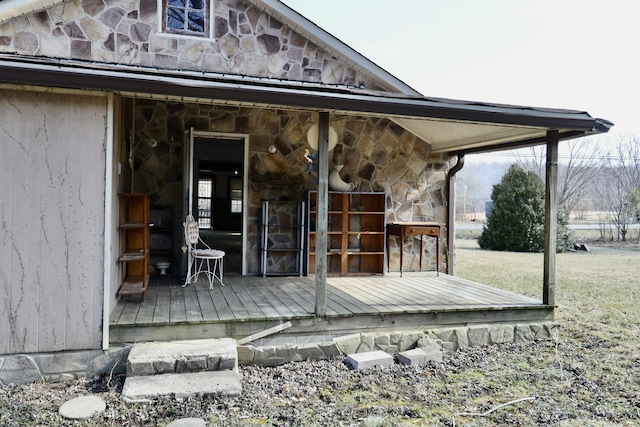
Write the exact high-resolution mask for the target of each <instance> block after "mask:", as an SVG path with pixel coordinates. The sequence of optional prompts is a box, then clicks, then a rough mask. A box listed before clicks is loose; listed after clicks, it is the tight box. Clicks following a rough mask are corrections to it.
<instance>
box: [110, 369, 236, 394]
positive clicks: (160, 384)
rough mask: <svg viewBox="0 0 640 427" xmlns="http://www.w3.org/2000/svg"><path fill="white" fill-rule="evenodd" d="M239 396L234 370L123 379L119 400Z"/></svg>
mask: <svg viewBox="0 0 640 427" xmlns="http://www.w3.org/2000/svg"><path fill="white" fill-rule="evenodd" d="M241 392H242V385H241V384H240V375H239V374H238V372H237V371H235V370H229V371H210V372H187V373H182V374H161V375H145V376H139V377H127V379H126V380H125V382H124V387H123V389H122V398H123V399H124V400H126V401H129V402H146V401H150V400H153V399H155V398H158V397H162V396H171V395H173V396H175V397H177V398H185V397H190V396H195V395H205V396H212V395H213V396H236V395H239V394H240V393H241Z"/></svg>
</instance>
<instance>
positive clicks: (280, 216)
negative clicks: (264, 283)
mask: <svg viewBox="0 0 640 427" xmlns="http://www.w3.org/2000/svg"><path fill="white" fill-rule="evenodd" d="M305 220H306V209H305V202H297V201H290V200H263V201H262V211H261V221H260V229H261V232H260V271H261V273H262V276H263V277H267V276H302V275H303V271H304V270H303V267H304V253H305V246H304V242H305V236H306V225H305V224H306V221H305Z"/></svg>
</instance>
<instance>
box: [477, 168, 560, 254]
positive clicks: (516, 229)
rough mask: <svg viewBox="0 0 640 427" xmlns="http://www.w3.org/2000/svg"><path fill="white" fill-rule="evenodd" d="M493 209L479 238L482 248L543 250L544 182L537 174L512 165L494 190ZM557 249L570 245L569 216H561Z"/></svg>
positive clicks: (492, 196) (519, 250)
mask: <svg viewBox="0 0 640 427" xmlns="http://www.w3.org/2000/svg"><path fill="white" fill-rule="evenodd" d="M491 200H492V201H493V208H492V209H491V216H490V217H489V218H488V219H487V223H486V225H485V226H484V227H483V229H482V234H481V235H480V238H479V239H478V244H479V245H480V247H481V248H482V249H490V250H496V251H514V252H537V251H541V250H543V249H544V183H543V182H542V180H541V179H540V177H539V176H538V175H536V174H535V173H534V172H526V171H524V170H523V169H522V168H521V167H520V166H518V165H511V166H510V167H509V170H508V171H507V173H506V174H505V175H504V176H503V177H502V181H501V182H500V183H499V184H496V185H494V186H493V190H492V191H491ZM557 237H558V238H557V248H558V250H559V251H564V250H566V249H567V248H568V246H569V242H570V236H569V231H568V229H567V227H566V216H565V215H564V214H562V213H559V214H558V236H557Z"/></svg>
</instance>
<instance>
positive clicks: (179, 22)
mask: <svg viewBox="0 0 640 427" xmlns="http://www.w3.org/2000/svg"><path fill="white" fill-rule="evenodd" d="M184 18H185V12H184V10H183V9H176V8H173V7H170V8H169V9H167V28H168V29H171V30H184V20H185V19H184Z"/></svg>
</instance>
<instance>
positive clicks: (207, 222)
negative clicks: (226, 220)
mask: <svg viewBox="0 0 640 427" xmlns="http://www.w3.org/2000/svg"><path fill="white" fill-rule="evenodd" d="M198 228H211V218H198Z"/></svg>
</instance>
